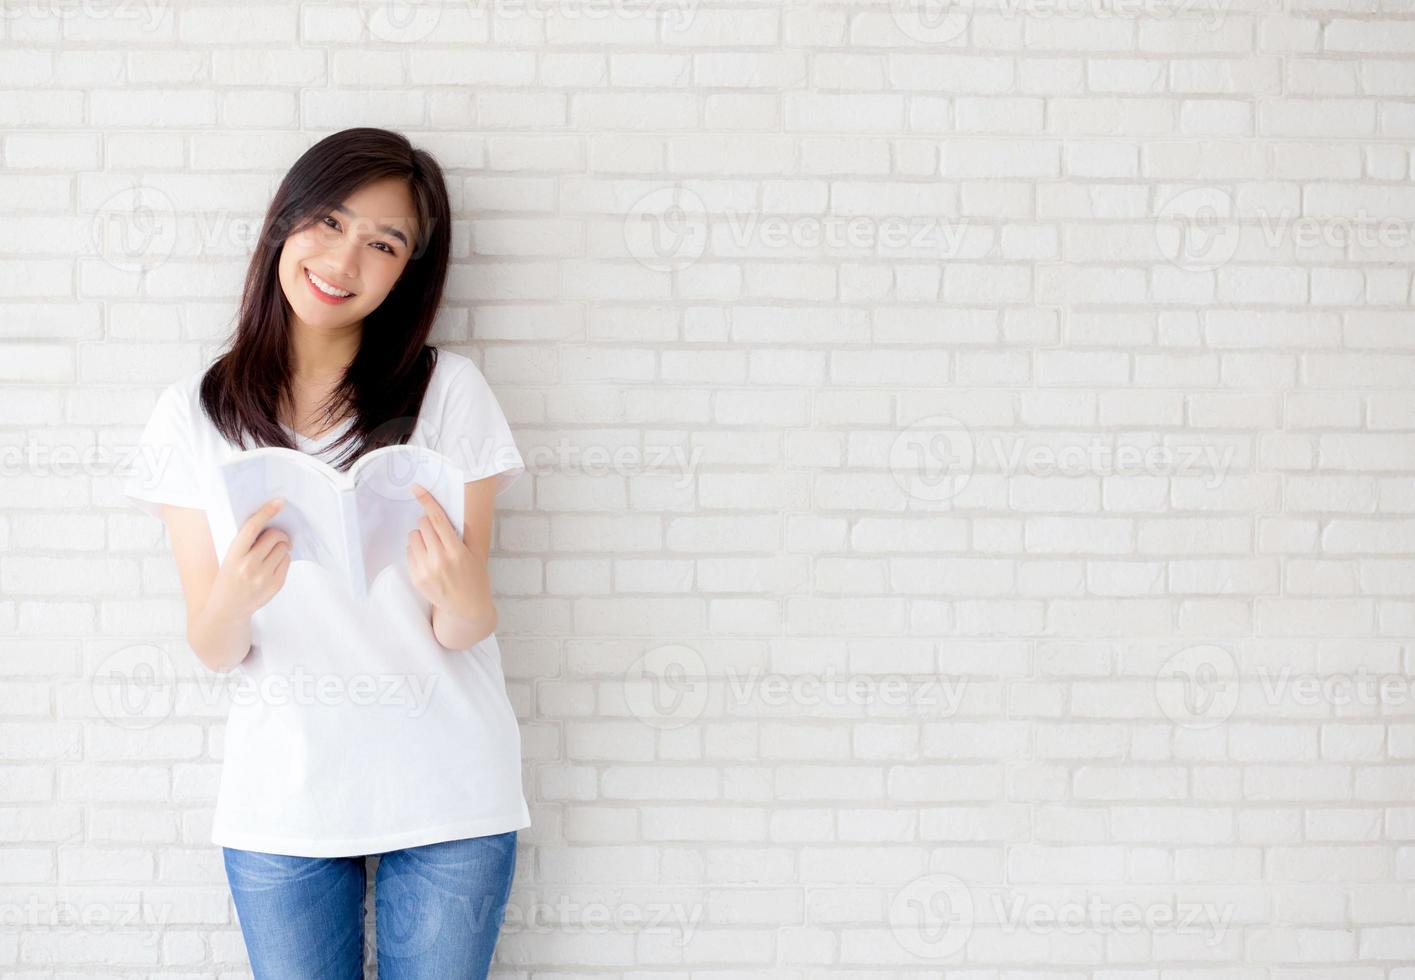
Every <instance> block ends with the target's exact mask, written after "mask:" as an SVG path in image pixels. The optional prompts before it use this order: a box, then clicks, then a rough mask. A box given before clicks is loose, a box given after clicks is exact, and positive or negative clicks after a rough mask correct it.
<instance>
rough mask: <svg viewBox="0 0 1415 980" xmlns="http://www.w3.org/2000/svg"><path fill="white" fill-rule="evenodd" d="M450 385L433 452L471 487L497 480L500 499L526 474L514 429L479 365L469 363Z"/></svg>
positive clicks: (452, 379)
mask: <svg viewBox="0 0 1415 980" xmlns="http://www.w3.org/2000/svg"><path fill="white" fill-rule="evenodd" d="M448 384H449V387H448V390H447V393H446V397H445V398H444V399H443V415H442V424H441V427H440V431H439V432H438V433H437V442H436V445H435V446H434V447H433V448H435V449H436V450H437V451H438V452H440V453H442V454H443V455H444V456H446V457H447V458H449V459H451V460H452V461H453V462H454V463H455V464H456V465H457V466H458V468H459V469H461V471H462V474H463V478H464V479H465V480H466V482H468V483H471V482H472V481H473V480H484V479H486V478H487V477H489V476H496V477H497V482H496V493H497V495H498V496H499V495H500V494H502V493H505V492H506V490H507V489H508V488H509V487H510V486H511V485H512V484H513V483H515V482H516V481H517V480H518V479H520V478H521V476H522V475H523V474H524V473H525V472H526V464H525V461H524V460H523V459H522V458H521V453H520V450H518V449H517V448H516V440H515V439H514V438H513V437H512V435H511V426H510V425H509V424H507V422H506V416H505V415H504V414H503V413H502V411H501V405H500V404H499V403H498V402H497V400H496V396H495V395H494V394H493V393H492V391H491V386H490V385H489V384H487V382H486V378H485V377H483V376H482V373H481V370H480V369H479V368H478V367H477V366H476V364H474V363H473V362H471V361H468V362H466V365H465V367H463V368H462V369H461V370H459V371H457V372H456V373H455V374H454V375H453V376H452V378H451V380H450V381H449V383H448Z"/></svg>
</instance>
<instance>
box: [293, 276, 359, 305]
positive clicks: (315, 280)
mask: <svg viewBox="0 0 1415 980" xmlns="http://www.w3.org/2000/svg"><path fill="white" fill-rule="evenodd" d="M304 271H305V281H306V282H308V283H309V284H310V287H311V288H312V289H313V290H314V291H315V292H316V293H318V294H319V295H320V296H322V297H323V298H325V299H327V300H332V301H335V302H338V301H341V300H346V299H349V298H351V297H353V296H354V295H355V294H354V293H351V292H349V291H348V290H347V289H340V288H339V287H338V286H335V285H334V284H333V283H330V282H326V281H325V280H323V279H321V278H319V277H318V276H316V275H315V274H314V273H313V272H311V271H310V270H309V269H305V270H304Z"/></svg>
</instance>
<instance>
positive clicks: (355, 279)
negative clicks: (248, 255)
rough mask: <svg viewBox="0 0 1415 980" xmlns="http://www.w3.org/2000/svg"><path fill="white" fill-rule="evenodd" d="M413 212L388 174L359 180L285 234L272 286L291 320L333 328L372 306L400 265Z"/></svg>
mask: <svg viewBox="0 0 1415 980" xmlns="http://www.w3.org/2000/svg"><path fill="white" fill-rule="evenodd" d="M414 215H415V209H414V206H413V199H412V196H411V195H410V194H409V193H408V185H407V183H406V182H405V181H403V180H401V179H399V178H397V177H389V178H386V179H384V180H379V181H375V182H373V183H371V184H365V185H364V186H363V187H361V188H359V189H358V190H357V191H355V192H354V193H353V194H351V195H350V196H349V197H348V198H347V199H346V200H345V201H344V202H343V203H342V204H341V205H339V206H337V207H335V208H334V209H333V210H331V211H330V212H329V213H328V214H327V215H322V216H321V217H320V219H319V220H318V221H316V222H315V223H314V224H313V225H312V226H310V227H309V228H306V229H305V230H303V231H298V232H296V233H294V234H293V235H291V236H290V237H289V238H287V239H285V244H284V246H283V247H282V248H281V250H280V286H281V288H283V289H284V290H285V298H286V300H288V301H289V303H290V306H291V308H292V309H294V311H295V316H296V317H297V318H298V320H299V321H301V322H302V323H303V324H304V325H305V326H306V327H308V328H311V329H314V330H337V329H340V328H344V327H348V326H350V325H351V324H356V323H359V322H361V321H362V320H363V318H364V317H365V316H367V315H368V314H369V313H372V312H373V311H374V310H376V309H378V306H379V304H380V303H382V302H383V300H384V297H386V296H387V295H388V294H389V292H391V291H392V289H393V285H394V284H395V283H396V282H397V281H398V277H399V276H400V275H402V274H403V270H404V269H405V268H407V265H408V259H409V257H410V256H411V254H412V246H413V245H414V243H416V241H417V238H416V234H415V233H416V231H417V221H416V218H415V216H414ZM312 277H315V278H317V279H318V280H320V282H319V283H316V282H315V281H314V280H313V279H312ZM320 286H323V287H325V288H323V289H321V288H320Z"/></svg>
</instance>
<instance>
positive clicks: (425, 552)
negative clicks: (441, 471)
mask: <svg viewBox="0 0 1415 980" xmlns="http://www.w3.org/2000/svg"><path fill="white" fill-rule="evenodd" d="M412 486H413V496H414V497H416V498H417V501H418V503H420V504H422V505H423V510H424V511H426V513H425V514H424V515H423V516H422V518H421V519H420V520H419V521H418V526H417V529H416V530H414V531H412V532H410V533H409V534H408V577H409V578H410V579H412V582H413V585H414V586H415V587H416V588H417V590H418V592H420V593H421V594H422V596H423V598H425V599H426V600H427V601H428V602H430V603H432V604H433V606H435V607H436V608H438V609H440V610H442V611H443V612H444V613H448V614H450V615H452V616H455V617H456V618H458V619H463V620H472V621H477V620H479V619H480V618H481V616H480V613H479V610H478V608H477V595H478V593H479V590H484V588H485V583H484V579H485V577H486V569H485V568H484V567H482V565H481V563H480V562H479V561H478V560H477V557H476V556H475V555H473V554H472V552H471V549H469V548H468V547H467V545H466V542H464V541H463V540H462V539H461V538H460V537H458V535H457V529H456V528H454V527H453V526H452V522H451V520H449V519H448V517H447V512H446V511H444V510H443V509H442V505H441V504H439V503H438V502H437V500H436V499H435V498H434V497H433V495H432V494H430V493H428V492H427V488H426V487H423V486H422V485H421V484H417V483H414V484H413V485H412Z"/></svg>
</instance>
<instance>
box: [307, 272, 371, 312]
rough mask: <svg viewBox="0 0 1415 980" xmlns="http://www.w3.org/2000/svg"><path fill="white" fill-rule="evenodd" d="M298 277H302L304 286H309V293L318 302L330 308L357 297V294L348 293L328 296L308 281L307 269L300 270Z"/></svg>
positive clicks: (311, 281)
mask: <svg viewBox="0 0 1415 980" xmlns="http://www.w3.org/2000/svg"><path fill="white" fill-rule="evenodd" d="M300 275H301V276H303V277H304V279H305V285H306V286H309V288H310V292H312V293H314V295H315V296H316V297H317V298H318V299H319V300H321V301H322V302H325V303H328V304H329V305H330V306H338V305H339V304H340V303H346V302H348V301H349V300H351V299H353V298H354V297H355V296H356V295H357V293H350V294H349V295H348V296H330V295H329V294H328V293H326V292H325V291H324V290H322V289H320V288H319V287H318V286H316V285H315V284H314V281H313V280H312V279H310V276H309V270H308V269H305V268H301V270H300Z"/></svg>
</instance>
